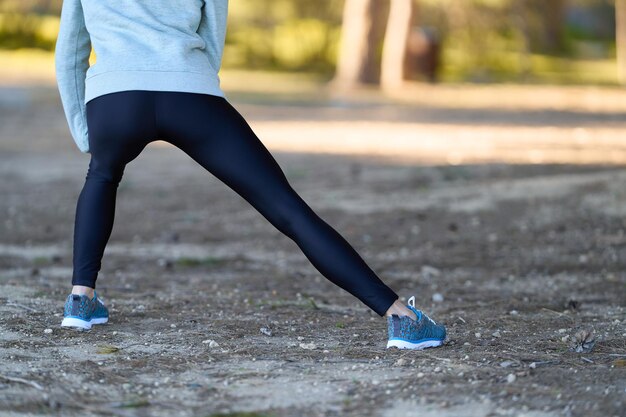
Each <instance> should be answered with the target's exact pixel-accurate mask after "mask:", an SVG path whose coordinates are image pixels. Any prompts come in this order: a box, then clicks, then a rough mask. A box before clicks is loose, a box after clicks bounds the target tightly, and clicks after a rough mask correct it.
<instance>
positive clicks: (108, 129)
mask: <svg viewBox="0 0 626 417" xmlns="http://www.w3.org/2000/svg"><path fill="white" fill-rule="evenodd" d="M87 124H88V129H89V148H90V153H91V160H90V161H89V168H88V170H87V176H86V180H85V184H84V186H83V189H82V191H81V193H80V195H79V197H78V202H77V205H76V217H75V224H74V258H73V263H74V271H73V275H72V284H73V285H74V289H73V291H72V292H73V293H75V294H78V293H83V294H85V293H86V294H88V295H90V296H93V291H90V290H89V289H93V288H95V287H96V278H97V275H98V272H99V271H100V267H101V259H102V256H103V254H104V248H105V246H106V244H107V241H108V240H109V237H110V235H111V230H112V228H113V221H114V217H115V202H116V196H117V188H118V185H119V183H120V181H121V179H122V175H123V173H124V168H125V166H126V164H127V163H128V162H130V161H132V160H133V159H135V158H136V157H137V156H138V155H139V154H140V153H141V151H142V150H143V148H144V147H145V146H146V145H147V144H148V143H149V142H150V141H151V140H154V139H155V138H156V129H155V123H154V102H153V97H152V95H151V94H150V92H148V91H124V92H119V93H112V94H105V95H103V96H99V97H97V98H95V99H93V100H91V101H89V102H88V103H87Z"/></svg>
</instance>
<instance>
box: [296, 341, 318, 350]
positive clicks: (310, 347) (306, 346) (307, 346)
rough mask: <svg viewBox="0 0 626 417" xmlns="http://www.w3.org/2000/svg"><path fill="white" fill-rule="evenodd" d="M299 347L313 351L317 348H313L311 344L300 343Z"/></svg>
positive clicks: (313, 345)
mask: <svg viewBox="0 0 626 417" xmlns="http://www.w3.org/2000/svg"><path fill="white" fill-rule="evenodd" d="M300 347H301V348H302V349H315V348H316V347H317V346H315V343H313V342H311V343H300Z"/></svg>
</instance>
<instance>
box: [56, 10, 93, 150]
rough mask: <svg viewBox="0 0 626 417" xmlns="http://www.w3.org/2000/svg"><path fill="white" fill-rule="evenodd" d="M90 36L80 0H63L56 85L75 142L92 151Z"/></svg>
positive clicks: (57, 52)
mask: <svg viewBox="0 0 626 417" xmlns="http://www.w3.org/2000/svg"><path fill="white" fill-rule="evenodd" d="M90 54H91V38H90V37H89V32H87V28H86V26H85V18H84V15H83V8H82V4H81V2H80V0H63V5H62V7H61V20H60V24H59V34H58V37H57V41H56V46H55V71H56V79H57V87H58V89H59V95H60V97H61V102H62V104H63V110H64V112H65V117H66V119H67V123H68V126H69V129H70V133H71V134H72V137H73V139H74V142H76V145H77V146H78V148H79V149H80V151H81V152H83V153H89V152H90V150H89V141H88V132H87V114H86V106H85V77H86V73H87V69H88V68H89V55H90Z"/></svg>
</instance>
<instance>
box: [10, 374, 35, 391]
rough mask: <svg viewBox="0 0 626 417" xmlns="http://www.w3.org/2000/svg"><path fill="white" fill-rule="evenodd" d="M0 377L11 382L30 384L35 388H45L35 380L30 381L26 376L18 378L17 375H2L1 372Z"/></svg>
mask: <svg viewBox="0 0 626 417" xmlns="http://www.w3.org/2000/svg"><path fill="white" fill-rule="evenodd" d="M0 378H2V379H4V380H6V381H10V382H17V383H20V384H26V385H30V386H31V387H33V388H37V389H38V390H43V387H42V386H41V385H39V384H38V383H36V382H35V381H29V380H27V379H24V378H16V377H12V376H6V375H1V374H0Z"/></svg>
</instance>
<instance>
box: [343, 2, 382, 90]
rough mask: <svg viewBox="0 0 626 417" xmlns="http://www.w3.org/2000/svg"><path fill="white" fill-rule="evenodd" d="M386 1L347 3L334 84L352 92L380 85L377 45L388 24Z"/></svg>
mask: <svg viewBox="0 0 626 417" xmlns="http://www.w3.org/2000/svg"><path fill="white" fill-rule="evenodd" d="M384 6H385V1H384V0H346V1H345V5H344V10H343V24H342V29H341V46H340V51H339V59H338V63H337V72H336V74H335V78H334V79H333V84H334V85H335V86H336V87H338V88H341V89H350V88H353V87H356V86H358V85H359V84H365V83H369V84H377V83H378V82H379V76H380V72H379V65H378V62H379V59H378V54H377V52H378V46H379V45H380V43H381V41H382V37H383V34H384V24H385V7H384Z"/></svg>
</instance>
